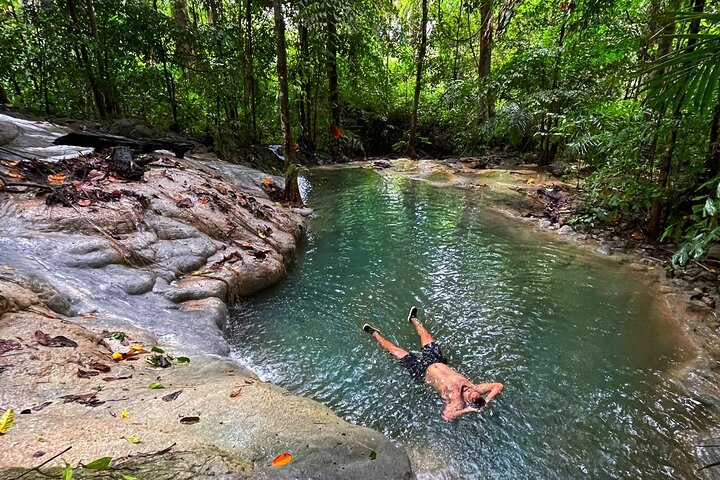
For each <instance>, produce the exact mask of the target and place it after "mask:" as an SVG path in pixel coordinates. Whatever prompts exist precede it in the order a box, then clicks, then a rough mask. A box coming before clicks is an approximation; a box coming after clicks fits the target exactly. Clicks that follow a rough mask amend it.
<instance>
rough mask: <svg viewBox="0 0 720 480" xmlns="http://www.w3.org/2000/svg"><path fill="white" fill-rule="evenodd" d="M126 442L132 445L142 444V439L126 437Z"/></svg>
mask: <svg viewBox="0 0 720 480" xmlns="http://www.w3.org/2000/svg"><path fill="white" fill-rule="evenodd" d="M125 440H127V441H128V443H132V444H138V443H140V439H139V438H137V437H125Z"/></svg>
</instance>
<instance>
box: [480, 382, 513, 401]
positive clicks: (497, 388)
mask: <svg viewBox="0 0 720 480" xmlns="http://www.w3.org/2000/svg"><path fill="white" fill-rule="evenodd" d="M472 388H473V390H475V391H476V392H478V393H479V394H480V395H482V394H484V393H487V392H490V393H488V396H487V397H485V403H490V400H492V399H493V398H495V397H496V396H497V395H498V394H499V393H500V392H502V391H503V388H505V385H503V384H502V383H480V384H478V385H473V387H472Z"/></svg>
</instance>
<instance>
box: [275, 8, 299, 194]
mask: <svg viewBox="0 0 720 480" xmlns="http://www.w3.org/2000/svg"><path fill="white" fill-rule="evenodd" d="M280 2H281V0H273V12H274V16H275V41H276V44H277V74H278V88H279V90H280V91H279V94H280V95H279V101H280V121H281V124H282V135H283V149H284V151H285V201H286V202H288V203H290V204H292V205H301V204H302V198H301V197H300V188H299V187H298V182H297V166H296V165H295V150H294V148H293V147H294V145H293V139H292V124H291V123H290V100H289V98H288V80H287V47H286V45H285V20H284V19H283V14H282V5H281V3H280Z"/></svg>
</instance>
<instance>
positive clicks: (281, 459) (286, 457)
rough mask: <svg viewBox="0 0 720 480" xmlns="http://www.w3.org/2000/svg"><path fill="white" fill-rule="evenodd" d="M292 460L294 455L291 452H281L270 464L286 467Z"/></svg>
mask: <svg viewBox="0 0 720 480" xmlns="http://www.w3.org/2000/svg"><path fill="white" fill-rule="evenodd" d="M290 462H292V455H290V453H281V454H280V455H278V456H277V457H275V459H274V460H273V461H272V463H271V464H270V465H272V466H273V467H284V466H285V465H287V464H288V463H290Z"/></svg>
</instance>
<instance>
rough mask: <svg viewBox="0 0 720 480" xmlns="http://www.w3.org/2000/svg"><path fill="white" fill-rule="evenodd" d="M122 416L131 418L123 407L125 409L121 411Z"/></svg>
mask: <svg viewBox="0 0 720 480" xmlns="http://www.w3.org/2000/svg"><path fill="white" fill-rule="evenodd" d="M120 418H130V414H129V413H128V411H127V410H125V409H124V408H123V411H122V412H120Z"/></svg>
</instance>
